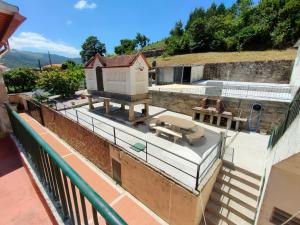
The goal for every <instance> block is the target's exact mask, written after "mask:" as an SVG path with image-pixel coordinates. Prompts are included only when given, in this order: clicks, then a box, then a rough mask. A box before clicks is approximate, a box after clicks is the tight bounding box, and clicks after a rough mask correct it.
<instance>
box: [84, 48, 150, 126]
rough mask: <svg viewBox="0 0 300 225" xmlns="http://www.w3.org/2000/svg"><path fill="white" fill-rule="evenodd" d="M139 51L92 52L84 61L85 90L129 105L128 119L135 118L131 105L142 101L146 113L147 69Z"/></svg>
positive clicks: (147, 101)
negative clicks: (104, 53) (89, 57)
mask: <svg viewBox="0 0 300 225" xmlns="http://www.w3.org/2000/svg"><path fill="white" fill-rule="evenodd" d="M149 68H150V66H149V64H148V62H147V60H146V59H145V57H144V55H143V54H142V53H137V54H134V55H120V56H116V57H104V56H101V55H100V54H96V55H95V56H94V57H92V58H91V59H90V60H89V61H88V62H87V63H86V64H85V78H86V85H87V90H88V93H89V94H91V95H93V96H100V97H103V98H105V100H107V99H109V101H113V102H116V103H119V104H121V105H122V108H124V106H125V105H128V106H129V121H134V120H135V113H134V106H135V105H138V104H144V105H145V109H144V114H145V116H147V115H148V104H149V95H148V69H149Z"/></svg>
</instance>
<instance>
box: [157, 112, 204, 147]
mask: <svg viewBox="0 0 300 225" xmlns="http://www.w3.org/2000/svg"><path fill="white" fill-rule="evenodd" d="M157 120H158V121H156V122H155V126H153V127H152V128H153V129H154V130H155V131H156V135H157V136H159V135H160V134H165V135H168V136H171V137H173V138H174V142H175V143H176V142H177V141H178V140H179V139H183V138H184V139H186V140H187V141H188V143H189V144H193V143H195V142H196V141H197V140H199V139H200V138H201V137H203V136H204V129H203V128H202V127H200V126H197V125H196V124H195V123H194V122H192V121H189V120H185V119H182V118H178V117H175V116H168V115H163V116H160V117H158V119H157ZM159 123H165V124H168V126H159Z"/></svg>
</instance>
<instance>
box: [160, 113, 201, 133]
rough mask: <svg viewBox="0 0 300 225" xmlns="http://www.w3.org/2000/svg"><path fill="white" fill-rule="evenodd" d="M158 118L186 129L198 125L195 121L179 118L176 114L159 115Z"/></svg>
mask: <svg viewBox="0 0 300 225" xmlns="http://www.w3.org/2000/svg"><path fill="white" fill-rule="evenodd" d="M158 119H159V120H160V121H161V122H163V123H166V124H170V125H173V126H176V127H179V128H181V129H184V130H191V129H192V128H194V127H195V126H196V124H195V123H194V122H192V121H189V120H185V119H182V118H178V117H176V116H169V115H163V116H160V117H158Z"/></svg>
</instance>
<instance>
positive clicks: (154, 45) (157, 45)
mask: <svg viewBox="0 0 300 225" xmlns="http://www.w3.org/2000/svg"><path fill="white" fill-rule="evenodd" d="M165 47H166V43H165V39H163V40H161V41H156V42H153V43H151V44H148V45H147V46H145V47H144V48H143V50H150V49H165Z"/></svg>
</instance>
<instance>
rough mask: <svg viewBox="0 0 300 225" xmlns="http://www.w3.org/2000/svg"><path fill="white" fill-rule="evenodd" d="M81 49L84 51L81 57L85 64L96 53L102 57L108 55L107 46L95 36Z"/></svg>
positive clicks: (85, 42) (90, 37) (88, 39)
mask: <svg viewBox="0 0 300 225" xmlns="http://www.w3.org/2000/svg"><path fill="white" fill-rule="evenodd" d="M81 48H82V51H81V52H80V56H81V59H82V62H83V63H85V62H87V61H88V60H89V59H90V58H92V57H93V56H95V55H96V53H99V54H100V55H104V54H105V53H106V47H105V44H103V43H102V42H101V41H99V40H98V38H97V37H95V36H89V37H88V38H87V39H86V40H85V41H84V43H83V44H82V45H81Z"/></svg>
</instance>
